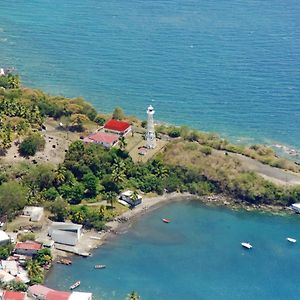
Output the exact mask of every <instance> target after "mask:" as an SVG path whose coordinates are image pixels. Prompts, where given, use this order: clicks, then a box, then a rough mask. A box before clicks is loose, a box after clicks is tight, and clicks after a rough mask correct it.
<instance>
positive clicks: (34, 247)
mask: <svg viewBox="0 0 300 300" xmlns="http://www.w3.org/2000/svg"><path fill="white" fill-rule="evenodd" d="M41 249H42V245H41V244H40V243H36V242H31V241H27V242H17V244H16V246H15V250H14V251H15V253H16V254H21V255H27V256H33V255H35V254H37V253H38V251H39V250H41Z"/></svg>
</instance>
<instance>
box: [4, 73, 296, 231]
mask: <svg viewBox="0 0 300 300" xmlns="http://www.w3.org/2000/svg"><path fill="white" fill-rule="evenodd" d="M1 78H2V77H1ZM15 79H16V78H15ZM17 79H18V78H17ZM2 80H4V79H3V78H2ZM7 80H8V78H7ZM0 86H1V82H0ZM2 87H3V88H2V89H0V150H1V152H2V153H4V154H5V151H6V150H7V149H8V148H9V147H10V146H11V144H12V142H13V141H15V142H16V141H17V142H18V143H19V152H20V153H21V154H22V155H23V156H26V157H27V156H31V155H34V154H35V152H36V151H39V150H41V149H43V147H44V145H45V141H44V139H43V138H42V137H41V135H40V133H39V132H38V131H40V130H43V129H45V125H44V122H45V120H46V119H47V118H53V119H55V120H57V121H58V122H60V123H61V125H60V127H61V128H60V129H63V130H70V131H78V132H82V131H84V130H85V127H86V126H88V124H89V123H91V122H92V123H93V124H99V125H103V124H104V122H105V120H107V118H108V116H106V115H103V114H97V112H96V110H95V109H94V108H93V107H92V106H91V105H90V104H88V103H86V102H85V101H84V100H83V99H81V98H75V99H67V98H64V97H60V96H59V97H52V96H49V95H47V94H45V93H43V92H41V91H38V90H31V89H24V88H20V86H19V84H12V85H5V84H2ZM112 117H113V118H115V119H123V118H124V117H125V116H124V112H123V110H122V109H121V108H116V109H115V110H114V112H113V115H112ZM127 119H128V118H127ZM130 120H132V121H133V122H134V123H135V124H139V125H141V126H142V127H145V126H146V122H142V123H141V122H139V121H138V120H136V119H135V118H133V117H132V118H130ZM156 129H157V132H158V137H160V136H162V135H168V136H169V137H170V138H171V140H172V141H171V142H170V143H169V145H168V146H167V148H166V149H165V151H164V152H163V153H161V154H159V155H157V156H156V157H154V158H153V159H152V160H150V161H148V162H147V163H134V162H133V161H132V159H131V157H130V156H129V154H128V153H127V152H126V151H125V149H126V143H127V142H126V139H124V138H123V139H121V140H120V143H119V146H120V147H119V149H116V148H112V149H110V150H108V149H105V148H103V147H102V146H99V145H94V144H89V145H86V144H84V143H83V142H82V141H81V140H78V141H75V142H74V143H72V144H71V145H70V146H69V149H68V151H67V152H66V155H65V160H64V162H63V163H62V164H60V165H58V166H55V165H51V164H39V165H36V166H35V165H32V164H30V163H20V164H14V165H4V164H0V215H1V216H7V217H8V219H12V218H13V217H14V216H15V215H16V214H18V212H19V211H20V210H21V209H22V208H23V207H24V206H25V205H43V206H45V207H47V208H48V209H49V211H50V212H51V213H52V216H51V217H52V218H53V219H54V220H57V221H63V220H66V219H70V220H72V221H73V222H76V223H80V224H83V225H84V226H85V227H86V228H96V229H97V230H100V229H102V228H104V226H105V225H104V224H105V223H106V222H107V221H108V220H110V219H111V218H113V217H114V216H115V214H116V211H115V210H114V208H115V207H116V206H117V205H116V199H117V196H118V194H119V193H120V192H121V191H122V190H124V189H132V190H134V191H138V192H139V193H140V192H142V193H156V194H163V193H165V192H174V191H179V192H190V193H192V194H197V195H209V194H211V193H221V192H222V193H224V192H225V193H228V194H230V195H231V196H234V197H238V198H240V199H242V200H245V201H247V202H249V203H255V204H259V203H268V204H281V205H288V204H290V203H291V202H295V201H297V200H298V199H299V198H300V188H297V187H282V186H277V185H275V184H272V183H270V182H269V181H266V180H264V179H263V178H262V177H260V176H258V175H257V174H255V173H251V172H246V171H245V170H244V169H243V168H242V167H241V165H240V161H239V160H238V159H235V158H234V157H232V156H230V155H224V152H225V153H226V152H234V153H241V154H244V155H247V156H249V157H252V158H254V159H257V160H259V161H261V162H263V163H266V164H269V165H272V166H276V167H281V168H285V169H290V170H293V171H297V172H298V171H299V166H297V165H296V164H294V163H293V162H290V161H287V160H284V159H281V158H278V157H277V156H276V155H275V153H274V152H273V150H272V149H270V148H268V147H265V146H261V145H253V146H250V147H246V146H239V145H238V146H237V145H233V144H231V143H229V142H228V141H226V140H225V139H221V138H219V137H218V136H217V135H215V134H208V133H203V132H200V131H197V130H193V129H190V128H188V127H186V126H182V127H174V126H165V125H160V126H157V128H156ZM215 150H223V151H215ZM216 153H217V154H216ZM103 200H106V201H107V203H108V204H107V205H106V204H105V205H103V202H101V201H103ZM92 203H98V204H97V205H94V206H91V205H90V204H92Z"/></svg>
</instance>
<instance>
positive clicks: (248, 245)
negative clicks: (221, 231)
mask: <svg viewBox="0 0 300 300" xmlns="http://www.w3.org/2000/svg"><path fill="white" fill-rule="evenodd" d="M241 245H242V246H243V247H244V248H246V249H251V248H252V245H251V244H250V243H241Z"/></svg>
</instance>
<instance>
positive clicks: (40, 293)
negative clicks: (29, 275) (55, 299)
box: [28, 284, 54, 300]
mask: <svg viewBox="0 0 300 300" xmlns="http://www.w3.org/2000/svg"><path fill="white" fill-rule="evenodd" d="M51 291H54V290H52V289H50V288H48V287H46V286H44V285H41V284H35V285H32V286H30V287H28V296H30V297H32V298H33V299H38V300H44V299H45V298H46V295H47V294H48V293H49V292H51Z"/></svg>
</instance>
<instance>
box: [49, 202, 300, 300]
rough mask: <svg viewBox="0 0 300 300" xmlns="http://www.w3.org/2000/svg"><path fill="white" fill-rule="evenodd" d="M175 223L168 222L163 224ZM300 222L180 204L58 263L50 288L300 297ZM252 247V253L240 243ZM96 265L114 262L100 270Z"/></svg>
mask: <svg viewBox="0 0 300 300" xmlns="http://www.w3.org/2000/svg"><path fill="white" fill-rule="evenodd" d="M163 217H169V218H171V219H172V222H171V223H169V224H165V223H163V222H162V221H161V218H163ZM299 228H300V217H299V216H297V215H293V216H289V217H279V216H270V215H268V214H262V213H249V212H234V211H231V210H229V209H222V208H209V207H206V206H203V205H201V204H199V203H198V202H186V203H173V204H170V205H167V206H165V207H163V208H161V209H159V210H157V211H154V212H152V213H150V214H149V215H146V216H144V217H143V218H142V219H141V220H139V221H138V222H137V223H135V224H134V225H133V227H132V228H131V229H130V230H129V231H128V232H127V233H125V234H123V235H121V236H118V237H117V238H115V239H113V240H112V241H110V242H109V243H107V244H106V245H105V246H104V247H101V248H99V249H98V250H96V251H95V253H94V254H93V256H92V257H90V258H86V259H83V258H75V259H74V260H73V265H72V266H62V265H55V267H54V270H52V271H51V272H50V275H49V277H48V280H47V282H46V284H47V285H49V286H51V287H53V288H57V289H62V290H64V289H68V288H69V286H70V285H71V284H72V283H74V282H75V281H77V280H81V282H82V284H81V286H80V288H79V290H81V291H89V290H90V291H92V292H93V293H94V296H95V299H96V300H100V299H104V300H111V299H118V300H119V299H120V300H121V299H124V298H125V296H126V295H127V293H129V292H130V291H131V290H136V291H138V292H139V294H140V295H141V297H142V299H143V300H153V299H158V300H161V299H166V300H169V299H172V300H182V299H187V300H194V299H195V300H196V299H197V300H198V299H201V300H204V299H205V300H212V299H223V300H232V299H243V300H244V299H247V300H266V299H274V300H278V299H282V300H285V299H289V300H293V299H299V297H300V286H299V284H298V281H299V274H300V260H299V254H300V244H297V243H296V244H291V243H289V242H288V241H286V237H288V236H292V237H294V238H296V239H299V240H300V231H299ZM242 241H250V242H251V243H252V245H253V249H252V250H251V251H248V250H245V249H243V248H242V247H241V245H240V242H242ZM95 264H106V265H107V268H106V269H104V270H95V269H94V265H95Z"/></svg>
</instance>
